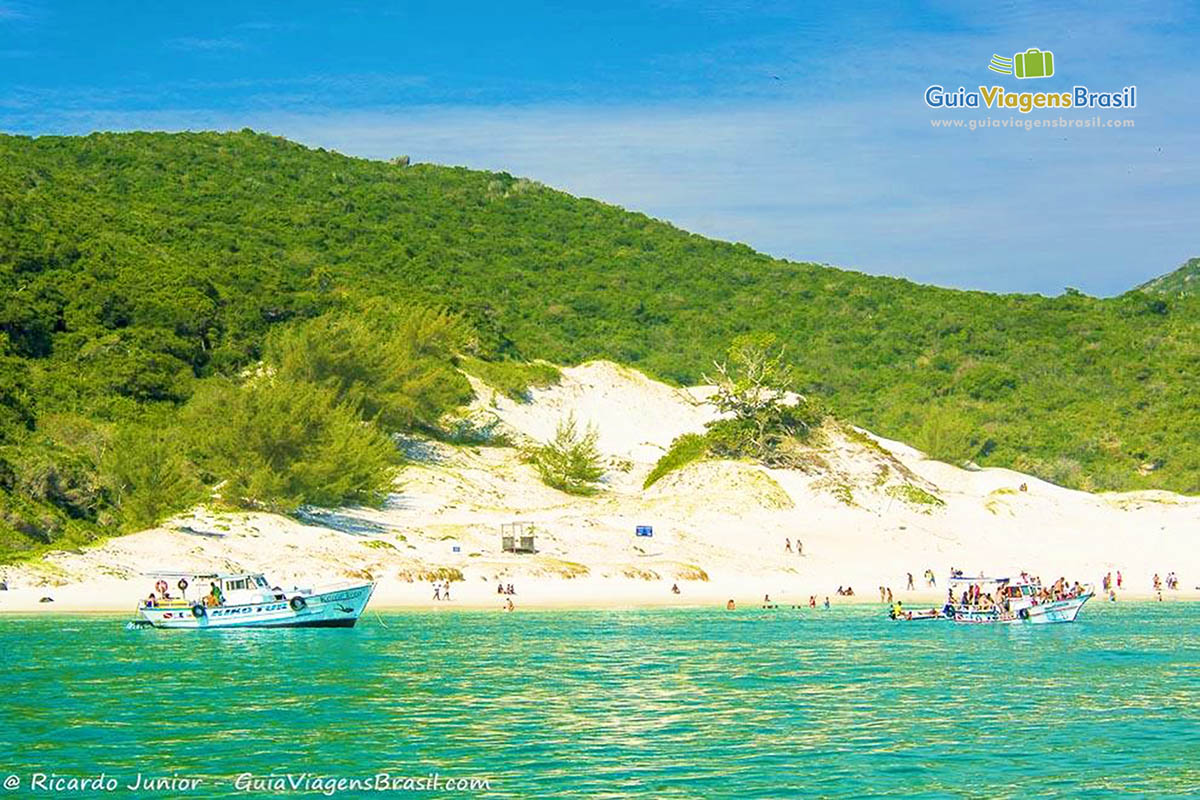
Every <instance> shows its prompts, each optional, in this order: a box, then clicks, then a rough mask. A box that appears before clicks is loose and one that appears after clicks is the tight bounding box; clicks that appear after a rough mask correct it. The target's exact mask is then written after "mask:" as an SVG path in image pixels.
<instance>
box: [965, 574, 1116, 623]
mask: <svg viewBox="0 0 1200 800" xmlns="http://www.w3.org/2000/svg"><path fill="white" fill-rule="evenodd" d="M975 587H978V588H977V589H976V588H975ZM1076 587H1078V588H1074V587H1067V586H1065V585H1056V586H1055V587H1053V588H1051V589H1045V588H1043V587H1042V584H1041V582H1040V581H1039V580H1038V579H1037V578H1033V577H1030V576H1029V575H1026V574H1022V575H1021V576H1020V577H1017V578H984V577H979V578H968V577H965V576H958V575H956V576H953V577H951V578H950V591H951V597H953V598H960V597H961V595H960V592H967V593H968V594H971V593H972V592H973V591H974V592H977V593H978V594H979V595H980V596H981V597H984V598H986V597H988V596H989V595H990V596H991V601H990V602H988V601H986V600H985V601H984V602H970V603H963V602H961V599H958V600H952V601H950V602H947V603H946V605H945V607H944V608H943V609H942V613H943V615H945V617H946V618H947V619H953V620H954V621H955V622H964V623H993V624H1030V625H1046V624H1050V623H1055V622H1074V621H1075V617H1077V616H1078V615H1079V610H1080V609H1081V608H1083V604H1084V603H1086V602H1087V601H1088V600H1090V599H1091V597H1092V595H1093V594H1094V592H1093V591H1092V588H1091V587H1090V586H1079V585H1078V584H1076ZM956 590H957V591H956Z"/></svg>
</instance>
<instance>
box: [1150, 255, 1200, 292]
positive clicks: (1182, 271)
mask: <svg viewBox="0 0 1200 800" xmlns="http://www.w3.org/2000/svg"><path fill="white" fill-rule="evenodd" d="M1138 289H1141V290H1142V291H1143V292H1149V293H1151V294H1158V295H1162V296H1164V297H1184V296H1188V297H1191V296H1194V295H1196V294H1197V293H1200V258H1192V259H1189V260H1188V261H1186V262H1184V264H1183V266H1181V267H1180V268H1179V269H1177V270H1173V271H1171V272H1168V273H1167V274H1166V275H1160V276H1158V277H1157V278H1155V279H1154V280H1151V281H1146V282H1145V283H1143V284H1142V285H1141V286H1139V287H1138Z"/></svg>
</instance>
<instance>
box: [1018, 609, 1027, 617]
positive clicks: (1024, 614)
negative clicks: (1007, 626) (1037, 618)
mask: <svg viewBox="0 0 1200 800" xmlns="http://www.w3.org/2000/svg"><path fill="white" fill-rule="evenodd" d="M1017 616H1018V617H1020V618H1021V619H1029V609H1028V608H1022V609H1021V610H1020V611H1018V612H1017Z"/></svg>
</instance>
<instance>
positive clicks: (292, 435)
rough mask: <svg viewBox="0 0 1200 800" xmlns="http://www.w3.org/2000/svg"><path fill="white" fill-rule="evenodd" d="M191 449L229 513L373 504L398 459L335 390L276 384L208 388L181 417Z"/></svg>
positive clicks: (222, 383)
mask: <svg viewBox="0 0 1200 800" xmlns="http://www.w3.org/2000/svg"><path fill="white" fill-rule="evenodd" d="M184 419H185V422H186V424H187V425H188V428H189V435H190V440H191V449H192V452H193V454H194V456H195V458H196V460H197V462H198V463H199V464H200V465H201V466H202V467H203V468H204V470H205V471H206V472H207V473H208V475H209V476H210V477H211V478H212V479H214V480H217V481H221V482H222V483H221V486H220V492H221V497H222V498H223V499H224V500H225V501H226V502H228V503H231V504H233V505H247V506H261V507H266V508H271V509H277V510H283V511H290V510H293V509H295V508H297V507H299V506H301V505H306V504H311V505H319V506H336V505H343V504H347V503H363V504H375V503H378V502H380V501H381V500H382V498H383V496H384V494H385V493H386V492H387V491H388V489H389V488H390V487H391V483H392V478H393V474H394V470H395V466H396V465H397V464H398V463H399V453H398V450H397V448H396V446H395V444H394V443H393V442H392V441H391V439H389V438H388V437H387V436H386V435H384V433H383V432H382V431H380V430H379V429H378V428H377V427H376V426H374V425H372V424H370V423H367V422H364V421H363V420H362V419H361V418H360V417H359V414H358V412H357V410H356V408H355V407H354V406H352V405H351V404H350V403H348V402H346V401H340V400H339V399H338V393H337V391H336V389H334V388H333V387H329V386H317V385H314V384H311V383H304V382H298V381H287V380H284V379H281V378H261V379H256V380H252V381H250V382H249V383H247V384H245V385H242V386H236V385H234V384H232V383H229V382H227V381H213V382H210V383H209V384H207V385H206V386H204V387H202V388H201V389H200V390H199V391H197V393H196V396H195V397H194V398H193V399H192V401H191V402H190V403H189V404H188V406H187V407H186V408H185V409H184Z"/></svg>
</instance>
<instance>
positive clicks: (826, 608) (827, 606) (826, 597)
mask: <svg viewBox="0 0 1200 800" xmlns="http://www.w3.org/2000/svg"><path fill="white" fill-rule="evenodd" d="M825 610H826V611H828V610H829V595H825Z"/></svg>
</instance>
